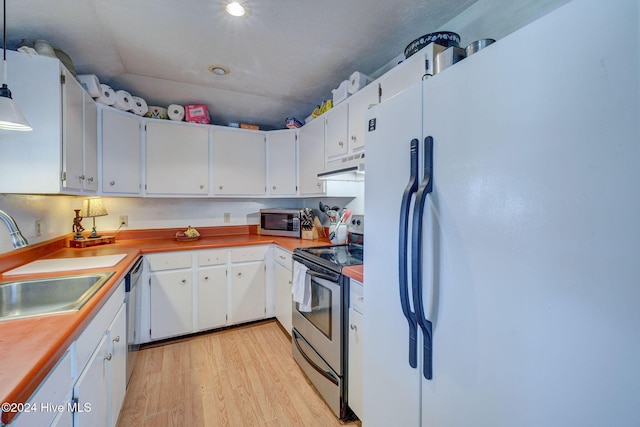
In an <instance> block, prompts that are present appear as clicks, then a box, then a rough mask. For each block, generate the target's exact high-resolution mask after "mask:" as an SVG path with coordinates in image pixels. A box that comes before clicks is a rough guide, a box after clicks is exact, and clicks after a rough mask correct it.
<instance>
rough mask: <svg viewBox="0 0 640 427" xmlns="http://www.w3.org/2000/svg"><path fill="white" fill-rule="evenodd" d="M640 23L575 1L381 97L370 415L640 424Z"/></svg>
mask: <svg viewBox="0 0 640 427" xmlns="http://www.w3.org/2000/svg"><path fill="white" fill-rule="evenodd" d="M639 23H640V11H639V5H638V2H637V1H636V0H620V1H616V2H614V3H609V2H602V1H599V0H574V1H572V2H569V3H567V4H566V5H564V6H562V7H560V8H558V9H557V10H555V11H554V12H552V13H550V14H548V15H546V16H545V17H543V18H541V19H539V20H537V21H535V22H533V23H532V24H530V25H528V26H526V27H524V28H522V29H520V30H518V31H517V32H515V33H512V34H511V35H509V36H507V37H505V38H503V39H501V40H499V41H497V42H496V43H494V44H493V45H491V46H489V47H487V48H486V49H484V50H481V51H480V52H478V53H476V54H474V55H473V56H470V57H468V58H466V59H464V60H463V61H461V62H459V63H457V64H455V65H454V66H452V67H450V68H448V69H446V70H444V71H443V72H441V73H439V74H437V75H435V76H433V77H429V78H428V79H426V80H424V81H423V82H422V83H421V84H419V85H417V86H414V87H412V88H410V89H408V90H407V91H405V92H403V93H401V94H399V95H397V96H395V97H393V98H391V99H389V100H388V101H386V102H384V103H382V104H380V105H378V106H376V107H373V108H372V109H371V110H370V111H369V114H368V121H369V122H368V127H369V129H368V132H367V136H366V178H365V212H366V216H367V222H366V230H365V233H366V235H367V244H366V248H365V252H364V276H365V283H364V301H365V305H366V315H365V316H364V328H363V346H364V349H363V357H364V361H363V413H362V414H361V418H362V421H363V426H364V427H374V426H384V427H388V426H403V427H410V426H491V427H496V426H509V427H511V426H518V427H523V426H580V427H584V426H605V425H606V426H638V425H640V34H639ZM427 137H429V138H427ZM412 141H413V145H414V146H415V148H416V150H417V152H416V153H415V154H412V152H411V147H412ZM425 141H426V142H425ZM429 145H431V147H429ZM412 162H413V163H414V165H413V167H412ZM412 170H414V171H415V184H413V183H412V179H411V171H412ZM425 176H426V177H427V178H428V179H425ZM403 198H404V200H403ZM403 206H404V208H403ZM402 297H405V298H406V300H405V306H404V311H403V305H402V303H401V298H402ZM421 314H424V318H421Z"/></svg>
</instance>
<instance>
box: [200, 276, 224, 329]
mask: <svg viewBox="0 0 640 427" xmlns="http://www.w3.org/2000/svg"><path fill="white" fill-rule="evenodd" d="M225 323H227V266H226V265H218V266H215V267H200V268H198V325H197V329H198V330H200V331H202V330H206V329H213V328H217V327H219V326H222V325H224V324H225Z"/></svg>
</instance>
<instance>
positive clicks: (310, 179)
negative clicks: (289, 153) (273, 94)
mask: <svg viewBox="0 0 640 427" xmlns="http://www.w3.org/2000/svg"><path fill="white" fill-rule="evenodd" d="M299 144H300V145H299V149H300V195H301V196H302V195H305V196H306V195H323V194H324V192H325V185H324V182H323V181H322V180H319V179H318V173H319V172H323V171H324V163H325V161H324V159H325V157H324V156H325V154H324V120H323V119H322V118H317V119H314V120H312V121H311V122H310V123H308V124H306V125H304V126H303V127H302V128H300V133H299Z"/></svg>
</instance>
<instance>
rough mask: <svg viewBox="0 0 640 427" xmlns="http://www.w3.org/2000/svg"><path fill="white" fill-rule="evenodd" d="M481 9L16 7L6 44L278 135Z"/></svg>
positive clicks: (393, 5) (402, 3)
mask: <svg viewBox="0 0 640 427" xmlns="http://www.w3.org/2000/svg"><path fill="white" fill-rule="evenodd" d="M475 1H476V0H394V1H388V0H323V1H311V0H305V1H300V0H298V1H296V0H270V1H265V0H261V1H258V0H254V1H251V0H247V1H246V2H245V3H247V4H248V6H249V8H250V13H249V15H248V16H246V17H243V18H233V17H231V16H229V15H227V14H226V13H225V12H224V6H225V2H223V1H220V0H181V1H176V0H56V1H51V0H8V2H7V22H8V44H9V46H10V47H12V48H16V47H18V45H19V43H20V42H21V40H22V39H27V40H31V41H33V40H36V39H44V40H47V41H48V42H49V43H51V44H52V45H54V46H55V47H58V48H60V49H62V50H63V51H65V52H66V53H67V54H69V55H70V56H71V58H72V60H73V63H74V66H75V68H76V70H77V72H78V73H79V74H96V75H97V76H98V78H99V79H100V81H101V82H102V83H107V84H110V85H111V86H112V87H113V88H114V89H116V90H117V89H125V90H128V91H129V92H131V93H132V94H133V95H137V96H141V97H143V98H144V99H146V100H147V102H148V103H149V104H150V105H151V104H153V105H161V106H167V105H168V104H172V103H178V104H186V103H204V104H206V105H207V106H208V108H209V111H210V113H211V116H212V121H213V122H214V123H217V124H227V123H228V122H229V121H236V122H245V123H252V124H258V125H261V126H262V127H263V128H266V129H273V128H282V127H283V125H284V118H285V117H289V116H295V117H298V118H299V119H301V120H304V118H305V117H306V116H308V115H309V114H310V113H311V111H312V110H313V107H314V106H315V105H316V104H319V103H320V102H321V101H322V100H323V99H326V98H330V97H331V89H333V88H336V87H337V86H338V85H339V84H340V82H341V81H342V80H345V79H346V78H348V76H349V75H350V74H351V73H352V72H353V71H356V70H357V71H361V72H363V73H365V74H372V73H374V72H375V71H376V70H378V69H380V68H381V67H383V66H384V65H385V64H387V63H388V62H389V61H391V60H393V59H394V58H396V57H398V56H399V55H401V54H402V53H403V50H404V48H405V46H406V45H407V44H408V43H409V42H411V41H412V40H413V39H415V38H417V37H419V36H421V35H423V34H426V33H429V32H432V31H435V30H437V29H439V28H440V27H441V26H442V25H443V24H445V23H447V22H449V21H450V20H451V18H453V17H454V16H456V15H458V14H459V13H460V12H462V11H463V10H465V9H466V8H467V7H469V6H470V5H471V4H473V3H475ZM212 64H220V65H223V66H226V67H228V68H229V69H230V70H231V73H230V74H228V75H226V76H216V75H213V74H211V73H210V72H208V71H207V66H209V65H212Z"/></svg>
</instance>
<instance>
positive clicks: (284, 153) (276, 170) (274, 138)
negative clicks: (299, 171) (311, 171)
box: [269, 130, 298, 196]
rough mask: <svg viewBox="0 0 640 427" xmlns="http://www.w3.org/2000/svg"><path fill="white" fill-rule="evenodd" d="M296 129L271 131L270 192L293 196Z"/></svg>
mask: <svg viewBox="0 0 640 427" xmlns="http://www.w3.org/2000/svg"><path fill="white" fill-rule="evenodd" d="M296 164H297V162H296V131H295V130H291V131H282V132H277V131H274V132H270V133H269V194H271V195H281V196H292V195H295V194H296V192H297V191H298V185H297V182H296Z"/></svg>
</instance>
